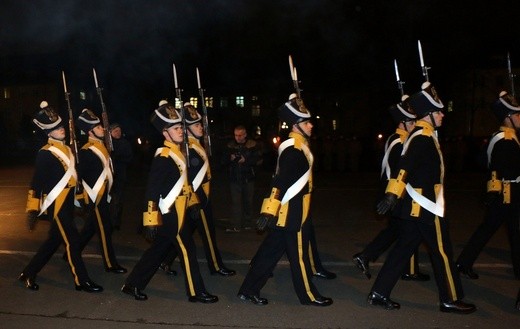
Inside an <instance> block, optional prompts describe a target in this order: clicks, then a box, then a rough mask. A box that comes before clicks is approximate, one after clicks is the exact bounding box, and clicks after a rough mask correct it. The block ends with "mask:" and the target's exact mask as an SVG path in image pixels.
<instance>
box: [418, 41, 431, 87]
mask: <svg viewBox="0 0 520 329" xmlns="http://www.w3.org/2000/svg"><path fill="white" fill-rule="evenodd" d="M417 46H418V48H419V60H420V61H421V69H422V75H423V76H424V80H425V81H430V79H429V77H428V70H429V69H431V67H427V66H426V65H424V58H423V54H422V46H421V40H417Z"/></svg>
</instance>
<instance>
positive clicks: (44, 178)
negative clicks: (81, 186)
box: [23, 138, 90, 287]
mask: <svg viewBox="0 0 520 329" xmlns="http://www.w3.org/2000/svg"><path fill="white" fill-rule="evenodd" d="M63 155H65V156H67V157H68V159H69V160H68V161H67V160H65V159H66V158H64V157H63ZM74 161H75V160H74V156H73V155H72V152H71V150H70V148H69V147H68V146H67V145H65V143H64V142H63V141H58V140H55V139H52V138H49V140H48V142H47V145H45V146H43V147H42V148H41V149H40V150H39V151H38V155H37V157H36V165H35V172H34V176H33V178H32V181H31V189H30V190H29V199H28V202H27V211H31V210H36V211H41V210H42V209H41V207H40V202H45V200H46V198H47V196H48V195H49V192H50V191H51V190H52V189H53V188H54V187H55V186H56V185H57V184H58V182H59V181H60V180H61V179H62V178H63V177H64V176H65V175H66V173H67V170H69V167H70V166H74ZM71 170H72V176H70V178H69V179H68V181H67V183H66V185H65V186H64V187H63V190H62V191H61V192H60V193H59V194H58V195H57V197H56V199H55V200H54V201H53V202H52V203H51V204H50V205H49V206H48V208H47V209H46V210H45V211H44V213H46V214H47V217H48V218H49V219H50V220H51V225H50V228H49V235H48V237H47V240H45V242H44V243H43V244H42V245H41V246H40V248H39V249H38V251H37V252H36V255H34V257H33V258H32V259H31V261H30V262H29V264H28V265H27V266H26V267H25V269H24V270H23V273H24V274H25V275H26V276H27V277H32V278H35V277H36V274H37V273H38V272H40V270H41V269H42V268H43V266H45V264H47V262H48V261H49V259H50V258H51V257H52V255H53V254H54V253H55V252H56V251H57V250H58V247H59V246H60V245H61V244H62V243H64V245H65V250H66V256H67V261H68V263H69V265H70V270H71V272H72V276H73V278H74V283H75V285H76V286H77V287H78V286H80V285H81V284H82V283H84V282H87V281H90V279H89V277H88V273H87V270H86V268H85V264H84V263H83V260H82V258H81V252H80V245H79V234H78V230H77V228H76V224H75V223H74V216H73V213H74V188H75V186H76V170H75V169H74V168H72V169H71Z"/></svg>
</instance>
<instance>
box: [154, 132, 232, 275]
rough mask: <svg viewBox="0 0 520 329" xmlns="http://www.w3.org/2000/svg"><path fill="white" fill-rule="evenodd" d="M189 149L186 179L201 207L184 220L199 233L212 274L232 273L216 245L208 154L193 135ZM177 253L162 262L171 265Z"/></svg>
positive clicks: (190, 137)
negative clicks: (196, 214)
mask: <svg viewBox="0 0 520 329" xmlns="http://www.w3.org/2000/svg"><path fill="white" fill-rule="evenodd" d="M188 129H189V128H188ZM189 149H190V152H189V153H190V155H189V159H190V167H189V168H188V179H189V182H190V184H192V188H193V189H194V190H195V193H196V194H197V197H198V201H199V202H200V207H201V209H200V216H195V217H192V216H186V220H188V221H191V224H190V226H191V227H192V228H193V229H195V228H196V229H197V231H198V232H199V234H200V237H201V239H202V243H203V245H204V252H205V254H206V259H207V262H208V267H209V271H210V272H211V273H212V274H214V273H221V274H222V275H234V274H235V272H234V271H233V270H230V269H227V268H226V267H225V266H224V263H223V262H222V256H221V255H220V251H219V249H218V247H217V240H216V234H215V220H214V218H213V209H212V206H211V199H210V191H211V189H210V183H211V169H210V166H209V159H208V156H207V154H206V151H205V150H204V148H203V147H202V145H201V144H200V141H199V139H197V138H195V137H193V136H189ZM177 255H178V252H177V249H175V248H174V249H173V250H172V252H170V253H169V254H168V256H167V258H166V259H165V261H164V262H163V264H166V265H168V266H171V264H172V262H173V261H174V260H175V258H177ZM161 266H163V265H161Z"/></svg>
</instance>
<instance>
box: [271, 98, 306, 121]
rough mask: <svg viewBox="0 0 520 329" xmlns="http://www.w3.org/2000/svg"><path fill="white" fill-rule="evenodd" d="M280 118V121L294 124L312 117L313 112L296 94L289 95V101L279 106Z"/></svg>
mask: <svg viewBox="0 0 520 329" xmlns="http://www.w3.org/2000/svg"><path fill="white" fill-rule="evenodd" d="M278 118H279V119H280V121H283V122H285V123H287V125H289V126H292V125H294V124H296V123H300V122H303V121H306V120H310V119H311V113H310V112H309V110H308V109H307V107H306V106H305V104H304V103H303V100H302V99H301V98H298V96H297V95H296V94H291V95H289V101H288V102H286V103H285V104H283V105H282V106H280V107H279V108H278Z"/></svg>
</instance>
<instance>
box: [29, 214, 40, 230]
mask: <svg viewBox="0 0 520 329" xmlns="http://www.w3.org/2000/svg"><path fill="white" fill-rule="evenodd" d="M37 221H38V212H37V211H36V210H31V211H29V212H28V213H27V228H28V229H29V231H32V230H34V228H35V227H36V222H37Z"/></svg>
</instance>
